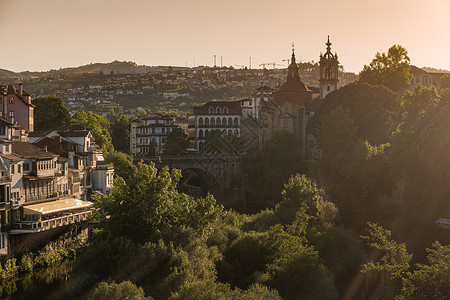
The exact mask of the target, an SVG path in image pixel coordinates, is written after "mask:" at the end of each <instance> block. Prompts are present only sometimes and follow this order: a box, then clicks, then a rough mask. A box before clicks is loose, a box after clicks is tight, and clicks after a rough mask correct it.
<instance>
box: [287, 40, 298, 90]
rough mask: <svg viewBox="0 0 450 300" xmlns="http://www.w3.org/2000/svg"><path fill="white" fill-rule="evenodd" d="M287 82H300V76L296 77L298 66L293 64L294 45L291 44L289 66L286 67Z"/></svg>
mask: <svg viewBox="0 0 450 300" xmlns="http://www.w3.org/2000/svg"><path fill="white" fill-rule="evenodd" d="M287 81H300V76H299V75H298V66H297V63H296V62H295V51H294V43H292V57H291V64H290V65H289V67H288V77H287Z"/></svg>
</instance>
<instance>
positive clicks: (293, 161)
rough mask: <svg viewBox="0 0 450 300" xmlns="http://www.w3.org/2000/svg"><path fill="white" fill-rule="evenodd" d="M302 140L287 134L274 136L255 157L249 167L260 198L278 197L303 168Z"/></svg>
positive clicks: (253, 186) (250, 176)
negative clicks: (284, 186) (291, 178)
mask: <svg viewBox="0 0 450 300" xmlns="http://www.w3.org/2000/svg"><path fill="white" fill-rule="evenodd" d="M299 145H300V141H299V139H298V138H297V137H296V136H295V135H293V134H292V133H290V132H288V131H284V130H283V131H280V132H277V133H276V134H274V136H273V137H272V139H271V140H270V141H268V142H266V143H265V144H264V145H263V146H262V148H261V149H260V150H258V152H256V153H255V155H254V156H253V157H252V159H251V162H250V163H249V165H248V167H247V172H248V175H249V180H250V183H251V185H252V188H253V189H254V190H255V191H256V194H257V197H260V198H262V199H264V198H266V199H268V200H269V201H273V199H274V198H279V195H280V193H281V190H282V189H283V184H284V183H285V182H287V180H288V179H289V177H291V175H293V174H296V173H298V172H299V171H301V170H302V168H304V165H303V161H302V159H301V152H300V147H299Z"/></svg>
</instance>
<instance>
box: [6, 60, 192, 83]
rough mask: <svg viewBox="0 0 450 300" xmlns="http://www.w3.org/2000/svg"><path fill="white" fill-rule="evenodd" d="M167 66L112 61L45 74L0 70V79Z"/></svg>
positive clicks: (163, 68)
mask: <svg viewBox="0 0 450 300" xmlns="http://www.w3.org/2000/svg"><path fill="white" fill-rule="evenodd" d="M168 68H169V67H168V66H153V67H150V66H139V65H137V64H136V63H134V62H132V61H117V60H116V61H113V62H110V63H95V64H89V65H84V66H80V67H69V68H60V69H59V70H50V71H45V72H30V71H25V72H20V73H15V72H12V71H8V70H2V69H0V79H10V78H22V77H23V78H30V77H47V76H58V75H63V74H65V75H70V74H98V73H103V74H105V75H106V74H139V73H148V72H157V71H166V70H167V69H168ZM181 69H184V68H183V67H173V70H174V71H178V70H181Z"/></svg>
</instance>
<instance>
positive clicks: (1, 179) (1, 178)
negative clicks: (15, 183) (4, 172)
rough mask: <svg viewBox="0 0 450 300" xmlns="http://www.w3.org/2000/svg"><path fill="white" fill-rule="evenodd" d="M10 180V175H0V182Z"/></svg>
mask: <svg viewBox="0 0 450 300" xmlns="http://www.w3.org/2000/svg"><path fill="white" fill-rule="evenodd" d="M7 182H11V176H0V183H7Z"/></svg>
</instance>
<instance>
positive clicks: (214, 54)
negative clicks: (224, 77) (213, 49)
mask: <svg viewBox="0 0 450 300" xmlns="http://www.w3.org/2000/svg"><path fill="white" fill-rule="evenodd" d="M215 67H216V55H215V54H214V68H215Z"/></svg>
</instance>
